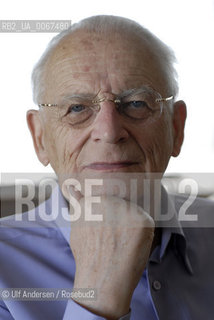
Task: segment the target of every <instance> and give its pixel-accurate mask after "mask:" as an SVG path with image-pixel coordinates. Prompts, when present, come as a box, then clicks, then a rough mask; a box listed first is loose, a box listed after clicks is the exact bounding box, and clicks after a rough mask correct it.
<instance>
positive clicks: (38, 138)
mask: <svg viewBox="0 0 214 320" xmlns="http://www.w3.org/2000/svg"><path fill="white" fill-rule="evenodd" d="M27 123H28V128H29V130H30V132H31V136H32V139H33V144H34V149H35V151H36V154H37V157H38V159H39V161H40V162H41V163H42V164H43V165H44V166H47V165H48V164H49V159H48V155H47V152H46V149H45V145H44V129H43V124H42V119H41V115H40V114H39V111H37V110H29V111H28V112H27Z"/></svg>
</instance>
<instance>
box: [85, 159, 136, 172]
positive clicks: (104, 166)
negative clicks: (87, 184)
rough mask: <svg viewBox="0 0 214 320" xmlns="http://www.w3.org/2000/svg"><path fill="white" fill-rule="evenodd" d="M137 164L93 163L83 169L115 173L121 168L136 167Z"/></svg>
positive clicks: (125, 162)
mask: <svg viewBox="0 0 214 320" xmlns="http://www.w3.org/2000/svg"><path fill="white" fill-rule="evenodd" d="M136 164H137V162H132V161H121V162H93V163H90V164H88V165H86V166H84V168H85V169H92V170H98V171H99V170H101V171H108V170H109V171H117V170H119V169H122V168H127V167H130V166H133V165H136Z"/></svg>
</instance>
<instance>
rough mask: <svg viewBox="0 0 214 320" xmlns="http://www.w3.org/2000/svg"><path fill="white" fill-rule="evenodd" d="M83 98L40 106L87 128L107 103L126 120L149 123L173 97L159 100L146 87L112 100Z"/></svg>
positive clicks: (155, 93) (63, 119) (158, 97)
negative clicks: (49, 108)
mask: <svg viewBox="0 0 214 320" xmlns="http://www.w3.org/2000/svg"><path fill="white" fill-rule="evenodd" d="M98 95H99V92H98V94H97V95H96V96H95V97H89V96H84V95H72V96H68V97H65V98H64V99H63V101H61V102H60V103H59V104H50V103H41V104H39V107H40V108H44V107H51V108H54V109H55V112H57V117H58V119H60V120H61V121H63V122H66V123H67V124H69V125H71V126H76V125H77V126H79V125H89V124H90V123H91V122H92V121H93V120H94V118H95V117H96V114H97V113H98V112H99V111H100V108H101V107H100V104H101V103H102V102H104V101H110V102H112V103H114V104H115V106H116V109H117V111H118V112H119V114H121V115H122V116H124V117H125V118H126V119H127V120H129V121H141V122H143V123H146V124H147V123H150V122H151V121H154V120H156V119H157V118H159V117H160V115H161V113H162V110H163V104H164V102H167V101H170V100H172V99H173V96H170V97H167V98H162V97H161V95H160V93H158V92H157V91H155V90H154V89H152V88H151V87H149V86H144V87H141V88H138V89H129V90H127V91H125V92H123V93H121V94H120V95H118V96H117V97H114V98H113V99H109V98H106V97H102V98H98Z"/></svg>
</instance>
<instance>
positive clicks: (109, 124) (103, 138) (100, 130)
mask: <svg viewBox="0 0 214 320" xmlns="http://www.w3.org/2000/svg"><path fill="white" fill-rule="evenodd" d="M91 137H92V139H93V140H94V141H96V142H105V143H113V144H115V143H118V142H124V141H126V140H127V139H128V137H129V133H128V131H127V129H126V128H125V126H124V121H123V119H122V118H121V115H120V114H119V113H118V111H117V108H116V105H115V103H114V102H113V101H112V100H107V101H103V102H100V111H99V112H98V114H97V117H96V119H95V121H94V124H93V129H92V132H91Z"/></svg>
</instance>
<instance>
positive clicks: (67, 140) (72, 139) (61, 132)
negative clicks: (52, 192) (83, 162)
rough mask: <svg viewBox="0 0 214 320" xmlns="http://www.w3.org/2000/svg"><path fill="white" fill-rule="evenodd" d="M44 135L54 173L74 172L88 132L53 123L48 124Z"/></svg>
mask: <svg viewBox="0 0 214 320" xmlns="http://www.w3.org/2000/svg"><path fill="white" fill-rule="evenodd" d="M45 137H46V142H47V143H46V149H47V151H48V156H49V161H50V164H51V166H52V168H53V169H54V171H55V172H56V174H57V175H58V176H59V175H60V174H63V175H64V174H65V173H66V174H67V173H71V172H76V171H77V159H78V156H79V153H80V152H81V149H82V146H83V145H84V142H85V141H86V139H87V137H88V134H87V133H85V134H84V135H83V134H82V133H81V134H80V132H79V130H72V129H71V128H70V127H66V126H65V125H58V124H56V123H55V124H52V125H49V128H48V129H47V130H46V134H45Z"/></svg>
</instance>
